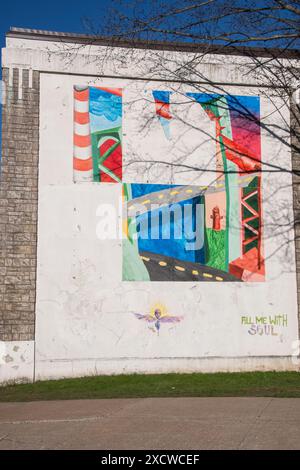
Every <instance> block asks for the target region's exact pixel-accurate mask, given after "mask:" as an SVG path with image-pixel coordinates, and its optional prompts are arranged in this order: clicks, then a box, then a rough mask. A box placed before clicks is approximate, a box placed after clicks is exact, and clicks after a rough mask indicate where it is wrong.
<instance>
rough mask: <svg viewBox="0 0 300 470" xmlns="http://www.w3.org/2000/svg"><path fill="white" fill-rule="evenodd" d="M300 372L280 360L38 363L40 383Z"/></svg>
mask: <svg viewBox="0 0 300 470" xmlns="http://www.w3.org/2000/svg"><path fill="white" fill-rule="evenodd" d="M251 371H281V372H282V371H299V372H300V359H299V358H297V357H292V356H287V357H283V356H278V357H275V356H273V357H260V356H259V357H227V358H222V357H207V358H109V359H97V358H87V359H73V360H72V359H52V360H37V363H36V380H47V379H59V378H64V377H83V376H93V375H116V374H133V373H140V374H163V373H172V372H173V373H192V372H203V373H205V372H208V373H209V372H251Z"/></svg>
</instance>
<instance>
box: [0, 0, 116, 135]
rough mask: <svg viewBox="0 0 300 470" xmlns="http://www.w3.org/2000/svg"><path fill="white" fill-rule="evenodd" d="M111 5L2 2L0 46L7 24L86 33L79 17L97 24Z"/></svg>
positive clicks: (66, 0) (61, 0) (98, 1)
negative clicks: (90, 19)
mask: <svg viewBox="0 0 300 470" xmlns="http://www.w3.org/2000/svg"><path fill="white" fill-rule="evenodd" d="M111 4H112V2H111V0H83V1H76V0H73V1H70V0H51V1H48V2H41V1H37V0H12V1H5V2H2V4H1V17H0V45H1V48H2V47H5V33H6V32H7V31H9V29H10V27H11V26H16V27H19V28H33V29H46V30H50V31H65V32H73V33H77V32H78V33H86V32H88V31H87V29H86V27H85V26H84V23H83V19H84V18H92V19H93V20H94V21H95V23H96V24H101V22H102V21H104V17H105V14H106V13H107V12H108V9H109V7H110V6H111ZM0 73H1V71H0ZM0 110H1V105H0ZM0 141H1V131H0Z"/></svg>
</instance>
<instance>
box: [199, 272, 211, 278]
mask: <svg viewBox="0 0 300 470" xmlns="http://www.w3.org/2000/svg"><path fill="white" fill-rule="evenodd" d="M202 276H203V277H209V278H212V277H213V276H212V274H209V273H203V274H202Z"/></svg>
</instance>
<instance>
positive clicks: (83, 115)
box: [73, 86, 122, 183]
mask: <svg viewBox="0 0 300 470" xmlns="http://www.w3.org/2000/svg"><path fill="white" fill-rule="evenodd" d="M73 169H74V180H75V181H78V182H80V181H96V182H101V183H120V182H121V180H122V90H121V89H120V88H105V87H78V86H76V87H74V157H73Z"/></svg>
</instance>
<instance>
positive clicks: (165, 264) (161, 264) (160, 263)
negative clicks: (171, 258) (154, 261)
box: [158, 261, 167, 266]
mask: <svg viewBox="0 0 300 470" xmlns="http://www.w3.org/2000/svg"><path fill="white" fill-rule="evenodd" d="M158 264H159V265H160V266H167V263H166V262H165V261H159V263H158Z"/></svg>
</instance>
